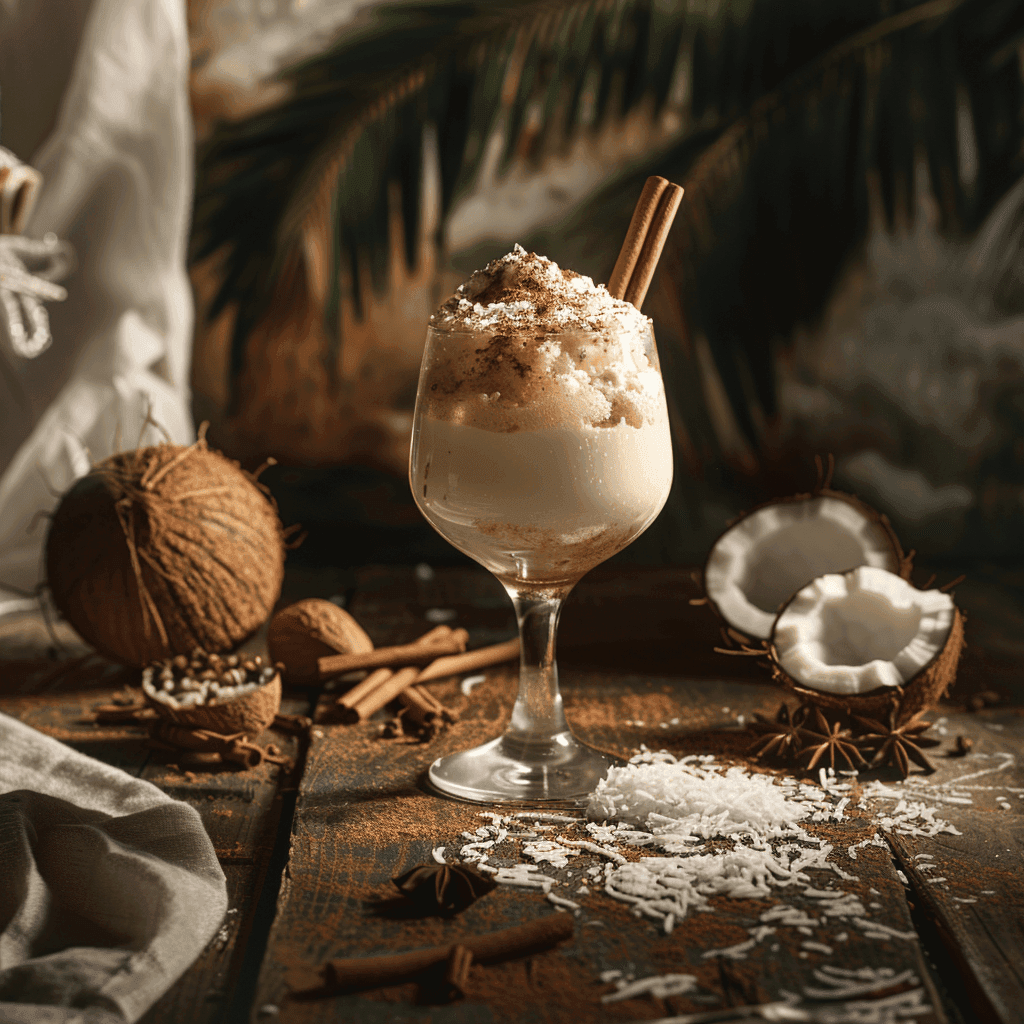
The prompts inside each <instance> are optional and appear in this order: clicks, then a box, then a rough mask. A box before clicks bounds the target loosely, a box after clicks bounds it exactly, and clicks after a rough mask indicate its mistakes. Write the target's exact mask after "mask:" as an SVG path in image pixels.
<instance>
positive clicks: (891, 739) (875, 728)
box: [855, 703, 939, 778]
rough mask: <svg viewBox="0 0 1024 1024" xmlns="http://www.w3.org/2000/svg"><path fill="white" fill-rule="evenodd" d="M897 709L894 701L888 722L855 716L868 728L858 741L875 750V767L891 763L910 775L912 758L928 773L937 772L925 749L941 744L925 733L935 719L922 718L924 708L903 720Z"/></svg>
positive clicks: (906, 774)
mask: <svg viewBox="0 0 1024 1024" xmlns="http://www.w3.org/2000/svg"><path fill="white" fill-rule="evenodd" d="M897 710H898V709H897V705H896V704H895V703H893V705H892V707H891V708H890V709H889V718H888V721H887V722H880V721H878V719H876V718H861V717H860V715H857V716H855V717H856V719H857V722H858V723H859V724H860V725H861V726H863V727H864V728H865V729H866V730H867V732H865V733H862V734H861V735H860V736H858V737H857V742H858V744H860V745H861V746H863V747H867V748H869V749H872V750H874V751H875V755H874V757H872V758H871V767H872V768H877V767H878V766H879V765H884V764H891V765H893V766H894V767H895V768H897V769H898V770H899V772H900V774H901V775H902V776H903V778H906V777H907V776H908V775H909V774H910V762H911V761H913V762H914V764H916V765H917V766H918V767H920V768H923V769H924V770H925V771H926V772H933V771H935V765H933V764H932V763H931V761H929V760H928V758H927V757H926V756H925V753H924V751H923V750H922V749H921V748H922V747H936V746H938V744H939V741H938V740H936V739H933V738H932V737H931V736H924V735H922V734H923V733H924V732H926V731H927V730H928V729H930V728H931V722H925V721H922V719H921V716H922V715H923V714H924V711H918V712H917V714H915V715H911V716H910V717H909V718H907V719H906V720H905V721H903V722H900V721H899V719H898V717H897Z"/></svg>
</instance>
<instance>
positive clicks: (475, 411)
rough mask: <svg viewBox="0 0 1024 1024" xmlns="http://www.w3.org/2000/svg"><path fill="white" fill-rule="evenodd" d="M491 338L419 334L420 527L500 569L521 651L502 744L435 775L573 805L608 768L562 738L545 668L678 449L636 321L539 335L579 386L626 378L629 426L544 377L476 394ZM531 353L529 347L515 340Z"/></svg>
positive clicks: (448, 782)
mask: <svg viewBox="0 0 1024 1024" xmlns="http://www.w3.org/2000/svg"><path fill="white" fill-rule="evenodd" d="M492 334H493V329H492V331H490V332H487V331H466V330H458V331H456V330H447V331H446V330H440V329H435V328H434V327H430V328H428V331H427V341H426V347H425V350H424V353H423V363H422V366H421V369H420V378H419V388H418V391H417V396H416V411H415V414H414V419H413V435H412V449H411V454H410V466H409V475H410V482H411V485H412V492H413V495H414V497H415V500H416V503H417V505H418V506H419V508H420V510H421V511H422V513H423V515H424V516H425V517H426V518H427V520H428V521H429V522H430V524H431V525H432V526H433V527H434V528H435V529H436V530H437V531H438V533H440V534H441V535H442V536H443V537H444V538H445V539H446V540H448V541H449V542H450V543H451V544H453V545H454V546H455V547H456V548H458V549H459V550H460V551H463V552H464V553H465V554H467V555H469V556H470V557H471V558H474V559H475V560H476V561H478V562H479V563H480V564H481V565H483V566H484V567H485V568H487V569H489V570H490V571H491V572H492V573H494V575H495V576H496V577H497V578H498V580H499V581H500V582H501V583H502V585H503V586H504V587H505V590H506V591H507V592H508V594H509V596H510V597H511V599H512V603H513V605H514V606H515V611H516V617H517V619H518V622H519V635H520V641H521V664H520V672H519V693H518V696H517V698H516V702H515V705H514V707H513V709H512V715H511V719H510V721H509V723H508V727H507V728H506V730H505V732H504V733H503V734H502V735H501V736H499V737H498V738H497V739H494V740H491V741H490V742H489V743H485V744H483V745H482V746H478V747H475V748H473V749H471V750H464V751H460V752H459V753H455V754H451V755H449V756H447V757H442V758H439V759H438V760H436V761H435V762H434V763H433V764H432V765H431V767H430V771H429V778H430V781H431V782H432V783H433V785H434V786H436V787H437V788H438V789H440V790H441V791H443V792H445V793H447V794H449V795H451V796H455V797H458V798H461V799H464V800H474V801H481V802H488V803H492V802H531V801H543V800H573V799H576V798H578V797H581V796H583V795H585V794H587V793H589V792H590V791H591V790H592V789H593V788H594V787H595V785H596V784H597V782H598V780H599V779H601V778H602V777H603V776H604V775H605V773H606V772H607V769H608V767H609V766H610V765H611V764H613V763H614V762H615V759H614V758H612V757H611V756H609V755H607V754H603V753H601V752H600V751H597V750H594V749H593V748H591V747H588V746H586V745H585V744H583V743H580V742H579V740H577V739H576V738H575V737H574V736H573V734H572V732H571V731H570V729H569V725H568V723H567V721H566V718H565V713H564V710H563V707H562V697H561V694H560V692H559V687H558V671H557V667H556V664H555V633H556V629H557V626H558V618H559V613H560V611H561V607H562V603H563V601H564V600H565V598H566V597H567V596H568V594H569V592H570V591H571V590H572V588H573V586H575V584H576V583H577V581H578V580H579V579H580V578H581V577H582V576H583V575H584V574H585V573H587V572H588V571H589V570H590V569H592V568H593V567H594V566H595V565H598V564H599V563H600V562H603V561H604V560H605V559H607V558H609V557H611V556H612V555H613V554H615V553H616V552H618V551H621V550H622V549H623V548H624V547H626V546H627V545H628V544H630V543H631V542H632V541H633V540H635V539H636V538H637V537H638V536H639V535H640V534H641V533H642V532H643V531H644V530H645V529H646V528H647V527H648V526H649V525H650V524H651V523H652V522H653V521H654V519H655V517H656V516H657V515H658V513H659V512H660V511H661V509H662V507H663V506H664V504H665V501H666V499H667V497H668V492H669V488H670V486H671V483H672V447H671V439H670V433H669V424H668V412H667V409H666V404H665V392H664V385H663V383H662V379H661V371H660V367H659V363H658V354H657V349H656V347H655V342H654V334H653V331H652V330H651V328H650V325H649V322H645V327H644V329H643V330H642V331H639V330H634V331H631V330H627V329H623V330H621V331H619V332H618V334H604V335H602V336H600V337H599V338H595V336H594V335H593V334H583V333H576V334H570V333H563V334H556V335H551V336H550V337H549V339H548V341H549V342H551V343H553V344H556V345H558V346H559V347H560V348H561V350H562V351H565V352H572V353H573V358H574V359H575V360H576V361H577V366H576V369H577V370H579V371H580V373H581V374H583V375H586V374H589V375H590V378H589V379H596V378H599V377H601V375H602V374H604V378H603V379H608V375H609V374H611V373H615V372H619V370H621V368H622V367H628V368H629V369H630V371H631V373H632V374H633V376H632V378H631V379H632V380H633V382H634V384H633V391H632V394H631V395H629V396H627V398H628V402H627V410H626V412H627V414H626V415H625V416H624V417H620V418H616V415H615V413H616V411H617V409H616V407H615V406H614V405H613V411H612V414H610V415H608V416H607V418H606V419H605V420H604V421H603V422H600V423H598V424H594V423H593V422H591V421H592V420H593V416H591V417H590V420H588V418H587V416H586V415H585V413H584V414H582V415H581V413H580V410H579V407H578V406H579V403H578V399H577V398H576V397H575V395H574V393H573V392H572V389H571V387H570V388H569V390H568V391H566V392H565V393H564V394H560V393H559V383H558V381H557V380H555V379H554V378H552V379H551V380H550V381H549V382H547V383H548V385H549V386H544V387H540V386H538V387H537V388H534V389H533V394H532V395H524V394H522V393H520V394H518V395H505V396H503V395H502V394H500V393H497V392H495V393H493V394H480V388H476V390H475V393H474V388H473V386H472V382H467V380H466V379H465V374H464V373H463V372H462V371H461V369H460V368H463V367H464V366H465V365H466V353H467V352H474V351H475V352H480V351H483V349H484V348H485V347H486V345H487V344H488V343H489V342H490V341H491V340H492V339H491V335H492ZM532 337H533V335H532V334H531V338H532ZM500 340H501V341H502V342H505V343H507V342H508V339H507V338H502V339H500ZM513 340H514V341H516V342H517V343H519V342H518V340H517V339H513ZM532 343H533V342H528V341H527V339H526V338H525V336H524V339H523V340H522V342H521V344H522V345H523V346H524V347H525V346H526V345H527V344H532ZM570 384H571V382H570ZM630 402H631V403H632V404H631V405H630V404H629V403H630Z"/></svg>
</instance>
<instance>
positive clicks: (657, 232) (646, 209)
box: [608, 175, 683, 309]
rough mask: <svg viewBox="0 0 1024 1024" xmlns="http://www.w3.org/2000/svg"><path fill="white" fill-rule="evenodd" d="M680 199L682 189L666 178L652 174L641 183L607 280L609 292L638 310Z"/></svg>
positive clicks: (663, 246)
mask: <svg viewBox="0 0 1024 1024" xmlns="http://www.w3.org/2000/svg"><path fill="white" fill-rule="evenodd" d="M682 198H683V190H682V188H681V187H680V186H679V185H673V184H672V183H671V182H669V181H668V180H667V179H666V178H662V177H659V176H658V175H652V176H651V177H650V178H648V179H647V181H646V182H645V183H644V188H643V191H642V192H641V193H640V198H639V199H638V200H637V204H636V208H635V209H634V210H633V219H632V220H631V221H630V222H629V230H628V231H627V232H626V239H625V241H624V242H623V243H622V248H621V249H620V250H619V257H618V259H617V260H616V261H615V269H614V270H613V271H612V276H611V277H610V278H609V279H608V291H609V293H610V294H611V295H613V296H614V297H615V298H617V299H625V301H626V302H631V303H632V304H633V305H634V306H636V308H637V309H639V308H640V307H641V306H642V305H643V301H644V298H645V296H646V295H647V289H648V288H649V287H650V286H651V280H652V278H653V277H654V270H655V268H656V267H657V265H658V260H659V259H660V258H661V251H662V249H664V248H665V241H666V239H667V238H668V232H669V228H671V227H672V221H673V220H675V216H676V211H677V210H678V209H679V203H680V202H681V201H682Z"/></svg>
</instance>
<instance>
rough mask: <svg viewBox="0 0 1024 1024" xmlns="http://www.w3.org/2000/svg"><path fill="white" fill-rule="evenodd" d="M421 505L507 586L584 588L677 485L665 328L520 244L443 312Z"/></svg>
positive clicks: (421, 466) (421, 462) (419, 439)
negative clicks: (662, 342)
mask: <svg viewBox="0 0 1024 1024" xmlns="http://www.w3.org/2000/svg"><path fill="white" fill-rule="evenodd" d="M428 333H429V336H428V343H427V350H426V353H425V357H424V363H423V368H422V371H421V377H420V387H419V397H418V400H417V409H416V416H415V429H414V437H413V450H412V457H411V461H410V467H411V474H410V476H411V484H412V489H413V494H414V495H415V498H416V501H417V503H418V505H419V507H420V508H421V510H422V511H423V513H424V515H425V516H426V517H427V519H428V520H429V521H430V522H431V524H432V525H433V526H434V527H435V528H436V529H437V530H438V531H439V532H440V533H441V534H442V535H443V536H444V537H445V538H446V539H448V540H449V541H450V542H451V543H452V544H453V545H455V547H457V548H459V549H460V550H462V551H464V552H466V553H467V554H468V555H470V556H472V557H473V558H475V559H476V560H477V561H479V562H481V563H482V564H483V565H485V566H486V567H487V568H488V569H490V570H491V571H492V572H493V573H495V575H497V576H498V577H499V578H500V579H502V580H503V581H505V582H506V583H510V582H514V581H522V582H530V583H535V584H540V585H552V584H559V583H564V582H573V581H575V580H577V579H578V578H579V577H580V576H582V575H583V574H584V573H585V572H587V570H589V569H591V568H592V567H593V566H595V565H597V564H598V563H599V562H602V561H603V560H604V559H606V558H608V557H610V556H611V555H613V554H615V553H616V552H617V551H620V550H621V549H622V548H624V547H625V546H626V545H627V544H629V543H630V542H631V541H632V540H633V539H634V538H635V537H637V536H638V535H639V534H640V533H641V532H643V530H644V529H645V528H646V527H647V526H648V525H649V524H650V523H651V521H652V520H653V519H654V517H655V516H656V515H657V514H658V512H659V511H660V510H661V508H662V506H663V505H664V504H665V501H666V499H667V497H668V492H669V488H670V486H671V483H672V447H671V441H670V436H669V425H668V413H667V410H666V405H665V393H664V387H663V384H662V380H661V374H660V372H659V368H658V361H657V353H656V350H655V348H654V342H653V334H652V331H651V323H650V321H649V320H648V318H647V317H645V316H643V314H641V313H640V312H639V311H638V310H637V309H636V308H635V307H634V306H632V305H631V304H629V303H627V302H623V301H621V300H619V299H615V298H612V297H611V296H610V295H609V294H608V292H607V290H606V289H605V288H604V286H603V285H595V284H594V282H593V281H591V280H590V278H587V277H583V276H581V275H579V274H576V273H573V272H572V271H569V270H562V269H560V268H559V267H558V266H557V265H556V264H555V263H553V262H551V261H550V260H548V259H545V258H544V257H542V256H537V255H535V254H533V253H527V252H525V251H524V250H523V249H522V248H520V247H519V246H516V248H515V249H514V250H513V251H512V252H511V253H509V254H508V255H507V256H503V257H501V258H500V259H497V260H495V261H493V262H492V263H490V264H488V266H487V267H485V268H484V269H483V270H481V271H478V272H477V273H475V274H474V275H473V276H472V277H471V278H470V279H469V281H467V282H466V283H465V284H464V285H462V286H461V287H460V288H459V289H458V291H456V293H455V294H454V295H453V296H452V297H451V298H450V299H449V300H448V301H447V302H446V303H445V304H444V305H443V306H442V307H441V308H440V309H439V310H438V311H437V312H436V313H435V314H434V315H433V316H432V317H431V319H430V324H429V332H428Z"/></svg>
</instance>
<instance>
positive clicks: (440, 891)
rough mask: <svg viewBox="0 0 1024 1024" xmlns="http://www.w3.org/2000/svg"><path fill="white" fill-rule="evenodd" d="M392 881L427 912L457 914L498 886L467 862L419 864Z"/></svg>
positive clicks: (400, 890)
mask: <svg viewBox="0 0 1024 1024" xmlns="http://www.w3.org/2000/svg"><path fill="white" fill-rule="evenodd" d="M392 881H393V882H394V883H395V885H396V886H397V887H398V891H399V892H401V893H403V894H404V895H405V896H408V897H409V898H410V899H411V900H412V901H413V902H414V903H417V904H419V906H420V909H421V910H422V911H423V912H424V913H425V914H445V915H449V914H457V913H459V911H460V910H465V909H466V907H468V906H469V905H470V904H471V903H475V902H476V901H477V900H478V899H480V897H481V896H486V895H487V893H489V892H490V891H491V890H492V889H496V888H497V882H494V881H493V880H492V879H490V878H487V877H486V876H484V875H482V874H480V872H479V871H477V870H476V869H475V868H473V867H470V866H469V865H468V864H419V865H417V866H416V867H414V868H412V869H410V870H409V871H406V872H405V873H404V874H401V875H398V876H397V877H395V878H393V879H392Z"/></svg>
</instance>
